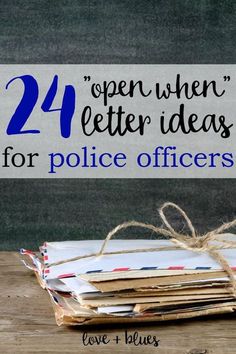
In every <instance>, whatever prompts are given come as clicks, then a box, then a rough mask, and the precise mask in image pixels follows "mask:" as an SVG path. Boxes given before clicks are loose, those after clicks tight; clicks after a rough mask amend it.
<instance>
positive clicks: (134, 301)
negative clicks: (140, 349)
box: [81, 294, 229, 308]
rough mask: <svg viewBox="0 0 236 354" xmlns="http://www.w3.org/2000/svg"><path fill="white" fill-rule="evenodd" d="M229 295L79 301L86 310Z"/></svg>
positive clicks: (225, 296)
mask: <svg viewBox="0 0 236 354" xmlns="http://www.w3.org/2000/svg"><path fill="white" fill-rule="evenodd" d="M228 297H229V294H219V295H210V297H209V295H187V296H152V297H140V298H138V299H137V298H109V297H108V298H104V299H102V298H101V299H97V300H81V305H82V306H84V307H87V308H96V307H102V306H116V305H131V304H137V302H138V303H148V302H155V303H157V302H158V303H161V302H166V301H170V302H172V303H175V302H176V301H180V300H198V299H210V298H211V299H219V300H220V299H224V298H228Z"/></svg>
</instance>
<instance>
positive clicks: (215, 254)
mask: <svg viewBox="0 0 236 354" xmlns="http://www.w3.org/2000/svg"><path fill="white" fill-rule="evenodd" d="M169 208H174V209H175V210H177V211H178V212H179V214H180V215H182V217H183V218H184V220H185V222H186V224H187V226H188V229H189V231H190V233H189V234H187V235H185V234H183V233H179V232H177V231H176V230H175V229H174V228H173V227H172V226H171V224H170V223H169V222H168V220H167V217H166V215H165V213H164V210H165V209H169ZM159 215H160V217H161V219H162V222H163V223H164V225H165V226H166V228H162V227H157V226H154V225H152V224H146V223H142V222H138V221H128V222H124V223H122V224H119V225H117V226H116V227H115V228H114V229H112V230H111V231H110V232H109V233H108V235H107V236H106V238H105V240H104V241H103V243H102V246H101V248H100V250H99V251H98V252H97V253H91V254H87V255H83V256H78V257H73V258H70V259H66V260H63V261H59V262H55V263H51V264H49V265H47V266H46V267H45V268H49V267H51V266H56V265H61V264H64V263H68V262H73V261H77V260H80V259H85V258H90V257H100V256H104V255H115V254H126V253H143V252H157V251H168V250H188V251H193V252H199V253H207V254H209V255H210V256H211V257H212V258H213V259H214V260H215V261H216V262H217V263H218V264H220V265H221V267H222V269H223V271H225V273H226V275H227V276H228V278H229V280H230V282H231V285H232V289H231V290H232V292H233V295H234V296H236V279H235V276H234V272H233V270H232V269H231V267H230V265H229V263H228V261H227V260H226V258H225V257H224V256H223V255H222V254H221V253H220V252H219V250H223V249H232V248H236V241H228V240H225V239H223V238H222V237H223V236H224V232H225V231H226V230H228V229H230V228H232V227H234V226H236V219H234V220H233V221H231V222H228V223H224V224H222V225H221V226H220V227H218V228H217V229H215V230H213V231H210V232H207V233H206V234H204V235H197V233H196V231H195V228H194V226H193V224H192V222H191V220H190V219H189V217H188V216H187V214H186V213H185V211H184V210H183V209H181V208H180V207H179V206H178V205H176V204H174V203H170V202H167V203H164V204H163V205H162V207H161V208H160V209H159ZM128 227H140V228H145V229H148V230H151V231H153V232H154V233H156V234H158V235H162V236H165V237H168V239H169V240H170V241H171V242H172V243H173V245H172V246H163V247H157V248H143V249H140V248H138V249H131V250H125V249H124V250H120V251H113V252H105V248H106V246H107V244H108V242H109V241H110V240H111V238H112V237H113V236H114V235H115V234H117V233H118V232H119V231H120V230H122V229H126V228H128ZM211 241H215V242H214V243H212V242H211Z"/></svg>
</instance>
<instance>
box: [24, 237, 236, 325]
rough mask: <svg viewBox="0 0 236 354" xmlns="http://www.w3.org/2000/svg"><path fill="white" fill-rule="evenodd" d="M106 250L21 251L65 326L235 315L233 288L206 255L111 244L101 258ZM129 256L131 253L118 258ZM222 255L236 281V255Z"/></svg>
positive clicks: (158, 243) (145, 244) (55, 245)
mask: <svg viewBox="0 0 236 354" xmlns="http://www.w3.org/2000/svg"><path fill="white" fill-rule="evenodd" d="M231 237H232V235H230V234H225V238H226V239H227V240H228V239H229V240H230V239H231ZM101 245H102V241H99V240H97V241H96V240H93V241H65V242H50V243H48V242H47V243H45V244H44V245H43V246H42V247H40V253H39V254H36V253H33V252H31V251H27V250H24V249H23V250H21V253H22V254H23V255H27V256H29V257H30V259H31V260H32V262H31V265H29V264H28V263H26V262H25V264H26V266H28V267H29V268H31V269H33V270H34V271H35V273H36V275H37V278H38V280H39V282H40V284H41V286H42V287H44V288H46V289H47V291H48V293H49V295H50V297H51V300H52V303H53V307H54V310H55V316H56V321H57V324H58V325H61V324H66V325H77V324H78V325H79V324H96V323H116V322H122V323H125V322H140V321H163V320H170V319H179V318H190V317H197V316H203V315H211V314H220V313H229V312H234V311H235V310H236V296H235V292H234V291H233V287H232V284H231V280H230V279H229V277H228V275H227V274H226V273H225V271H223V270H222V268H221V266H220V265H219V264H218V263H217V262H216V261H215V260H214V259H212V257H210V256H209V255H208V254H207V252H206V253H197V252H193V251H188V250H181V249H175V250H161V251H150V252H142V250H143V249H147V248H150V249H153V248H154V249H155V248H158V247H165V246H166V247H168V246H171V245H172V243H171V242H170V241H167V240H125V241H124V240H111V241H110V242H109V244H108V245H107V249H106V251H107V253H108V254H106V253H105V254H103V255H99V256H97V255H96V253H97V252H98V251H99V249H100V247H101ZM124 248H125V250H126V253H119V252H120V251H122V249H124ZM134 248H135V250H136V252H133V251H132V250H134ZM129 250H131V252H130V253H128V252H127V251H129ZM116 252H117V253H116ZM219 252H220V253H221V254H222V255H223V256H224V257H225V259H226V260H227V262H228V264H229V265H230V267H231V269H232V270H233V271H235V274H236V249H235V248H232V249H222V250H220V251H219ZM94 254H95V255H94ZM89 255H91V256H89ZM24 258H25V257H24Z"/></svg>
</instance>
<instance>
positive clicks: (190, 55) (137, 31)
mask: <svg viewBox="0 0 236 354" xmlns="http://www.w3.org/2000/svg"><path fill="white" fill-rule="evenodd" d="M235 10H236V1H235V0H156V1H155V0H126V1H124V0H90V1H87V0H1V1H0V46H1V51H0V63H6V64H10V63H17V64H21V63H34V64H36V63H46V64H49V63H51V64H56V63H61V64H66V63H75V64H82V63H84V64H90V63H99V64H101V63H109V64H110V63H132V64H135V63H139V64H142V63H143V64H148V63H153V64H160V63H167V64H168V63H172V64H179V63H183V64H187V63H188V64H193V63H211V64H212V63H218V64H219V63H220V64H226V63H231V64H233V63H235V53H236V46H235V34H236V33H235Z"/></svg>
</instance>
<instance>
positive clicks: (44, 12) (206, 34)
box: [0, 0, 236, 250]
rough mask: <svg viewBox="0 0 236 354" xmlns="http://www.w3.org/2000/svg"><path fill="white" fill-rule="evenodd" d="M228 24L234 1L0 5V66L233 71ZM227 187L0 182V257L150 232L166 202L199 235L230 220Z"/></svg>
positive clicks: (234, 49)
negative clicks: (140, 225)
mask: <svg viewBox="0 0 236 354" xmlns="http://www.w3.org/2000/svg"><path fill="white" fill-rule="evenodd" d="M235 15H236V2H235V1H234V0H230V1H227V0H198V1H194V0H172V1H170V0H156V1H154V0H149V1H146V0H142V1H141V0H136V1H134V0H129V1H128V0H127V1H124V0H119V1H115V0H107V1H105V0H99V1H98V0H90V1H84V0H81V1H78V0H50V1H48V0H0V49H1V50H0V63H2V64H14V63H16V64H23V63H31V64H35V63H45V64H47V63H51V64H56V63H60V64H66V63H68V64H69V63H73V64H83V63H87V64H89V63H93V64H96V63H99V64H104V63H109V64H113V63H114V64H119V63H122V64H126V63H130V64H136V63H138V64H164V63H165V64H171V63H173V64H178V63H182V64H201V63H202V64H203V63H204V64H206V63H207V64H208V63H210V64H213V63H217V64H234V63H235V57H236V46H235V39H236V26H235ZM235 187H236V180H196V179H194V180H177V179H175V180H168V179H166V180H158V179H157V180H0V193H1V198H0V225H1V227H0V249H2V250H3V249H9V250H10V249H12V250H14V249H16V248H18V247H21V246H23V247H32V248H36V247H37V245H38V244H39V243H41V242H43V241H44V240H47V241H52V240H65V239H76V238H78V239H82V238H104V236H105V235H106V233H107V232H108V231H109V230H110V228H111V227H113V226H115V225H116V224H117V223H120V222H122V221H124V220H130V219H136V220H140V221H146V222H152V223H155V224H158V223H160V220H159V219H158V218H157V211H156V209H157V207H158V206H160V204H161V203H162V202H164V201H166V200H170V201H173V202H177V203H179V204H180V205H181V206H183V207H184V208H185V209H186V211H188V212H189V214H190V217H191V218H192V219H193V222H194V224H195V225H196V227H197V228H198V229H199V230H200V231H204V230H209V229H210V228H212V227H216V226H218V224H220V223H221V222H222V221H228V220H229V219H231V218H233V217H235V216H236V208H235V200H236V188H235ZM172 220H173V221H174V222H176V224H177V226H178V227H182V224H181V223H179V222H178V219H177V218H176V216H173V218H172ZM131 234H132V235H134V231H133V232H131ZM137 234H138V235H139V236H140V233H137ZM135 235H136V233H135ZM144 236H147V237H148V236H150V235H149V234H144ZM151 236H152V235H151Z"/></svg>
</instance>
